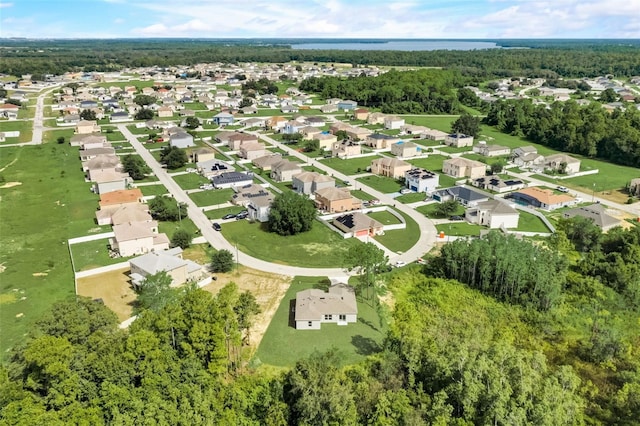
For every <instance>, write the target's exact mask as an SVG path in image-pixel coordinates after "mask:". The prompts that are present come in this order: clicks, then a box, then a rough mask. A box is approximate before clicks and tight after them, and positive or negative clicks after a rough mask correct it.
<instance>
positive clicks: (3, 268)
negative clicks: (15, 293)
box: [0, 263, 7, 274]
mask: <svg viewBox="0 0 640 426" xmlns="http://www.w3.org/2000/svg"><path fill="white" fill-rule="evenodd" d="M6 270H7V267H6V266H4V263H0V274H1V273H3V272H4V271H6Z"/></svg>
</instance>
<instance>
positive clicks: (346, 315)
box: [295, 284, 358, 330]
mask: <svg viewBox="0 0 640 426" xmlns="http://www.w3.org/2000/svg"><path fill="white" fill-rule="evenodd" d="M356 321H358V304H357V303H356V293H355V291H354V289H353V287H350V286H348V285H346V284H336V285H333V286H331V287H329V291H328V292H324V291H322V290H319V289H315V288H311V289H308V290H303V291H299V292H298V293H296V310H295V322H296V329H297V330H320V326H321V324H322V323H326V322H331V323H335V324H338V325H347V324H349V323H355V322H356Z"/></svg>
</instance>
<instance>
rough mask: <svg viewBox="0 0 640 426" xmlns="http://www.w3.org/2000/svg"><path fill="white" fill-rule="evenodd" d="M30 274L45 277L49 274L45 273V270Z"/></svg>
mask: <svg viewBox="0 0 640 426" xmlns="http://www.w3.org/2000/svg"><path fill="white" fill-rule="evenodd" d="M31 275H33V276H34V277H46V276H47V275H49V274H47V273H46V272H34V273H33V274H31Z"/></svg>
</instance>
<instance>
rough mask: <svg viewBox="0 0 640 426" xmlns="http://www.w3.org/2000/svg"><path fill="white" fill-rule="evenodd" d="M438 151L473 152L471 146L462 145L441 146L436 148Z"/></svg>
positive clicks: (449, 152)
mask: <svg viewBox="0 0 640 426" xmlns="http://www.w3.org/2000/svg"><path fill="white" fill-rule="evenodd" d="M438 150H439V151H442V152H446V153H447V154H457V153H460V152H468V153H471V152H473V151H472V149H471V147H468V146H463V147H460V148H458V147H455V146H443V147H442V148H438Z"/></svg>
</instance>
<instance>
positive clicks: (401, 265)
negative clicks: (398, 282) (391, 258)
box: [394, 260, 407, 268]
mask: <svg viewBox="0 0 640 426" xmlns="http://www.w3.org/2000/svg"><path fill="white" fill-rule="evenodd" d="M406 264H407V262H405V261H404V260H398V261H397V262H396V263H395V264H394V266H395V267H396V268H402V267H403V266H405V265H406Z"/></svg>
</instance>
